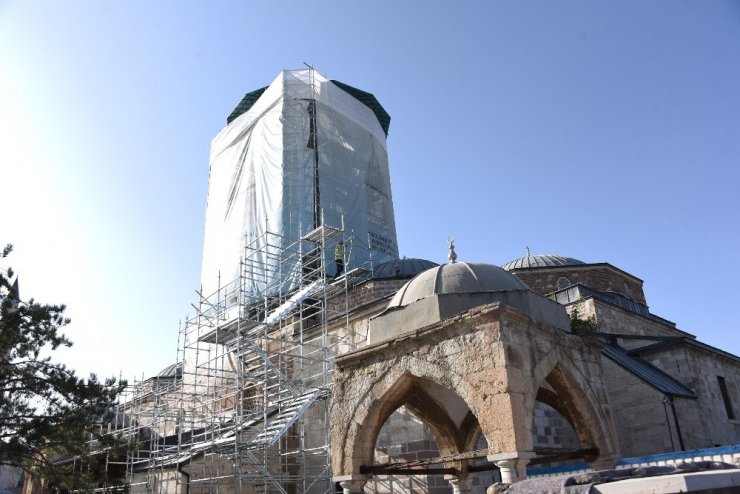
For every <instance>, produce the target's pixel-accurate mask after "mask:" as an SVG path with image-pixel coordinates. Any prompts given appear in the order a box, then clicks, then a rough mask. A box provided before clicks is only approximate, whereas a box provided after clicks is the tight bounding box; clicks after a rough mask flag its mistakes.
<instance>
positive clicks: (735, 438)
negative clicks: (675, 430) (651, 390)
mask: <svg viewBox="0 0 740 494" xmlns="http://www.w3.org/2000/svg"><path fill="white" fill-rule="evenodd" d="M642 358H643V359H644V360H646V361H647V362H649V363H651V364H653V365H655V366H656V367H658V368H659V369H662V370H664V371H665V372H667V373H668V374H670V375H671V376H673V377H675V378H676V379H678V380H679V381H681V382H682V383H683V384H684V385H686V386H687V387H688V388H690V389H691V390H693V391H694V392H695V393H696V395H697V399H696V400H687V399H680V398H677V399H675V400H674V401H675V404H676V413H677V415H678V419H679V425H680V427H681V434H682V436H683V440H684V444H685V446H686V448H688V449H698V448H710V447H714V446H720V445H728V444H738V443H740V420H737V417H738V415H737V413H738V403H737V400H738V396H740V395H739V394H738V393H739V392H740V389H738V384H739V383H740V363H738V361H736V360H734V359H731V358H728V357H723V356H719V355H716V354H712V353H710V352H708V351H706V350H703V349H700V348H696V347H692V346H689V345H675V346H671V347H667V348H664V349H661V350H659V351H655V352H651V353H649V354H644V355H642ZM717 376H721V377H724V378H725V382H726V385H727V388H728V392H729V395H730V399H731V400H732V401H733V405H734V406H733V411H734V412H735V417H736V418H735V419H734V420H733V419H730V418H729V417H728V415H727V410H726V408H725V405H724V401H723V400H722V395H721V393H720V388H719V383H718V380H717ZM733 398H734V399H733Z"/></svg>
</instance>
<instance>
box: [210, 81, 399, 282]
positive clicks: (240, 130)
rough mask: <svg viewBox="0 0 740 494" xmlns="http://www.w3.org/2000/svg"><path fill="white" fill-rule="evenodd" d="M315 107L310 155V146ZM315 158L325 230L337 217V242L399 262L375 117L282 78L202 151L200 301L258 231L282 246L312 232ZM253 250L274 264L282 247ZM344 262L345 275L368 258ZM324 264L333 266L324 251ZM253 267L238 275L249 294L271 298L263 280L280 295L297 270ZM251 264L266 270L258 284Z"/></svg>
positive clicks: (230, 274) (319, 84) (333, 94)
mask: <svg viewBox="0 0 740 494" xmlns="http://www.w3.org/2000/svg"><path fill="white" fill-rule="evenodd" d="M312 86H313V87H312ZM314 102H315V103H314ZM314 105H315V106H314ZM314 108H315V109H316V113H315V115H316V117H315V122H316V137H317V149H315V148H314V145H313V143H312V142H311V139H310V135H311V120H312V118H311V114H312V113H313V111H314ZM316 150H318V153H316ZM317 154H318V175H319V190H320V194H319V197H320V201H319V202H320V208H321V210H322V211H323V218H324V224H325V225H328V226H340V225H341V223H342V217H343V219H344V226H345V232H346V234H354V235H355V237H356V238H358V239H361V240H362V241H363V242H364V243H368V242H369V244H370V248H371V249H372V250H373V253H372V257H373V260H374V261H378V262H383V261H386V260H391V259H396V258H397V257H398V247H397V243H396V231H395V221H394V216H393V203H392V198H391V189H390V177H389V172H388V155H387V150H386V146H385V133H384V131H383V129H382V127H381V125H380V123H379V122H378V119H377V117H376V116H375V114H374V113H373V112H372V110H370V108H368V107H367V106H365V105H364V104H363V103H361V102H360V101H359V100H357V99H356V98H354V97H353V96H352V95H350V94H349V93H347V92H345V91H344V90H342V89H340V88H339V87H337V86H336V85H334V84H333V83H332V82H331V81H329V80H327V79H325V78H324V77H322V76H321V75H319V74H318V73H315V72H313V73H312V71H310V70H295V71H284V72H282V73H281V74H280V75H279V76H278V77H277V78H276V79H275V80H274V81H273V83H272V84H271V85H270V86H269V87H268V88H267V89H266V90H265V92H264V93H263V94H262V95H261V96H260V97H259V99H258V100H257V101H256V102H255V103H254V105H253V106H252V107H251V108H250V109H249V110H248V111H247V112H246V113H244V114H242V115H240V116H239V117H237V118H236V119H234V120H233V121H232V122H231V123H230V124H229V125H228V126H227V127H225V128H224V129H223V130H222V131H221V132H219V134H218V135H217V136H216V137H215V138H214V140H213V143H212V145H211V158H210V175H209V182H208V203H207V208H206V228H205V237H204V245H203V263H202V270H201V284H202V287H203V294H204V295H205V296H208V295H209V294H211V293H214V292H215V291H216V290H217V289H218V287H219V286H221V287H223V286H224V285H225V284H227V283H229V282H231V281H233V280H236V279H237V277H238V276H239V269H240V260H241V259H242V256H244V254H245V246H246V245H252V246H254V245H253V241H255V239H259V238H260V237H261V235H262V234H263V233H265V231H266V230H269V231H270V232H274V233H279V234H280V235H282V236H283V237H284V238H285V239H286V240H285V241H284V243H285V244H289V243H292V242H294V241H296V240H298V239H299V238H300V237H301V236H302V235H303V234H306V233H308V232H309V231H311V230H312V229H313V227H314V226H315V225H314V223H315V220H314V198H315V190H316V187H315V169H316V155H317ZM261 247H263V250H264V252H265V253H270V254H272V255H273V257H272V258H273V259H274V256H279V251H280V248H281V247H287V245H283V246H275V247H268V246H261ZM269 249H272V252H268V250H269ZM352 254H353V255H352V259H351V262H350V264H349V265H348V267H347V268H348V269H351V268H352V267H355V266H358V265H361V264H362V263H364V262H365V261H366V260H367V259H368V258H369V256H370V252H369V250H365V249H362V248H358V247H357V246H355V248H354V249H353V253H352ZM326 255H327V259H326V260H327V262H331V261H333V259H331V256H332V253H331V252H327V254H326ZM257 259H258V261H257V262H256V263H254V262H253V263H251V264H250V270H251V271H252V272H251V273H247V278H248V279H251V280H252V281H250V283H252V285H253V286H250V287H248V288H249V290H250V291H252V292H253V293H255V294H258V293H262V292H263V291H264V290H268V291H269V290H272V289H274V287H275V286H277V285H276V279H268V278H269V277H280V278H281V279H283V280H288V281H287V282H281V283H278V285H280V290H281V291H282V290H286V289H291V288H295V284H296V280H298V279H299V278H300V269H301V267H300V262H299V261H297V260H293V261H291V262H292V265H290V264H291V262H288V263H287V265H286V263H283V265H281V266H280V269H281V272H280V273H277V272H276V271H275V269H274V268H275V265H274V262H273V261H268V260H267V259H266V258H263V259H262V261H260V260H259V259H260V258H259V257H257ZM294 259H295V258H294ZM260 262H264V263H268V262H272V264H271V265H270V267H269V269H267V270H266V272H267V277H265V276H261V275H262V274H263V273H261V271H263V270H262V269H261V268H260ZM271 287H272V288H271Z"/></svg>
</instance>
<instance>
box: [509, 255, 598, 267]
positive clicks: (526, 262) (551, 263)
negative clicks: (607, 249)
mask: <svg viewBox="0 0 740 494" xmlns="http://www.w3.org/2000/svg"><path fill="white" fill-rule="evenodd" d="M578 264H586V263H584V262H583V261H579V260H578V259H573V258H572V257H565V256H559V255H555V254H540V255H536V256H530V255H527V256H524V257H520V258H519V259H514V260H513V261H509V262H507V263H506V264H504V265H503V266H501V267H502V268H503V269H505V270H506V271H512V270H514V269H527V268H552V267H559V266H574V265H578Z"/></svg>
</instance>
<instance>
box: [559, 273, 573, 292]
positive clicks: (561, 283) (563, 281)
mask: <svg viewBox="0 0 740 494" xmlns="http://www.w3.org/2000/svg"><path fill="white" fill-rule="evenodd" d="M570 285H572V283H571V282H570V280H569V279H568V278H566V277H565V276H561V277H560V278H558V290H563V289H565V288H568V287H569V286H570Z"/></svg>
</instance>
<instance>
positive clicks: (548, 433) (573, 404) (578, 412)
mask: <svg viewBox="0 0 740 494" xmlns="http://www.w3.org/2000/svg"><path fill="white" fill-rule="evenodd" d="M602 415H603V411H602V410H600V408H599V407H598V406H596V404H595V403H594V400H593V399H592V397H590V395H589V394H588V393H587V391H585V390H584V389H583V384H582V383H579V381H578V380H576V379H575V378H574V377H573V375H572V374H571V373H570V372H569V371H568V369H567V368H566V367H565V366H564V365H563V364H562V363H558V364H557V365H555V366H554V367H553V368H552V369H551V371H550V372H549V374H547V376H546V377H545V378H544V381H543V382H542V384H541V386H540V387H539V388H538V389H537V394H536V397H535V403H534V409H533V413H532V435H533V437H532V444H533V447H534V450H535V453H536V454H537V456H536V457H535V458H534V459H533V460H531V461H530V465H531V466H538V467H548V466H562V465H568V464H575V463H582V462H584V461H585V462H592V461H593V460H595V459H596V458H598V457H599V456H601V455H603V454H605V453H608V452H609V451H608V450H609V449H610V448H609V445H610V442H609V440H608V437H607V433H606V429H607V427H606V424H605V423H604V419H603V416H602Z"/></svg>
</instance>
